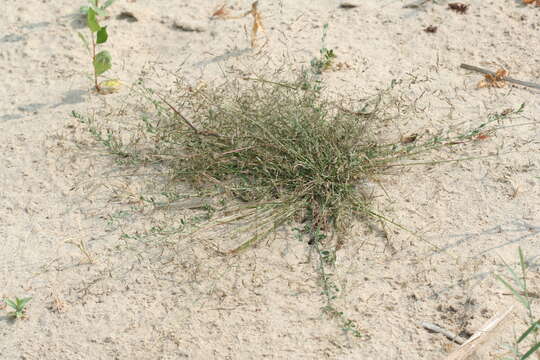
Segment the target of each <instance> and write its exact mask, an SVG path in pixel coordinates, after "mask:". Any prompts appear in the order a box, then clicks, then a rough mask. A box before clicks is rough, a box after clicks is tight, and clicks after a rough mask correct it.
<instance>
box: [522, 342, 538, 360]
mask: <svg viewBox="0 0 540 360" xmlns="http://www.w3.org/2000/svg"><path fill="white" fill-rule="evenodd" d="M538 349H540V342H539V343H536V344H535V345H534V346H533V347H532V348H530V349H529V351H527V352H526V353H525V354H524V355H523V356H522V357H521V359H520V360H525V359H528V358H529V356H531V355H532V354H534V353H535V352H536V350H538Z"/></svg>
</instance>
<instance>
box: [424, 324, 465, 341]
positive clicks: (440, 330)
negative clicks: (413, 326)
mask: <svg viewBox="0 0 540 360" xmlns="http://www.w3.org/2000/svg"><path fill="white" fill-rule="evenodd" d="M420 325H422V327H423V328H424V329H428V330H429V331H433V332H436V333H439V334H443V335H444V336H446V337H447V338H448V339H450V340H452V341H453V342H455V343H456V344H459V345H461V344H463V343H465V341H466V340H465V339H463V338H462V337H461V336H459V335H457V334H454V333H453V332H451V331H449V330H446V329H443V328H442V327H440V326H438V325H435V324H432V323H429V322H425V321H423V322H421V323H420Z"/></svg>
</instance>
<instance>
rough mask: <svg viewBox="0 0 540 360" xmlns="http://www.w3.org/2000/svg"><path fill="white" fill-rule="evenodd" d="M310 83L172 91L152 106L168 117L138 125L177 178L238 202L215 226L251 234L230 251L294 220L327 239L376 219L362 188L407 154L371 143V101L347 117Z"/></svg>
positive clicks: (373, 121) (261, 83)
mask: <svg viewBox="0 0 540 360" xmlns="http://www.w3.org/2000/svg"><path fill="white" fill-rule="evenodd" d="M310 76H311V75H310V74H308V73H305V74H304V75H303V76H301V77H300V78H299V79H297V80H296V81H290V82H271V81H266V80H260V79H259V80H258V81H253V82H250V83H248V84H247V86H245V84H243V85H241V84H240V83H238V82H235V83H230V82H229V83H227V84H225V85H223V86H218V87H215V88H208V87H203V88H200V89H197V90H193V88H190V87H188V86H181V87H180V93H178V92H177V96H178V97H177V98H176V99H175V100H171V99H169V100H165V99H163V98H162V99H161V100H162V101H160V102H157V103H155V105H156V106H157V107H159V108H161V110H163V107H165V108H169V110H172V111H171V113H170V114H172V116H167V115H166V116H162V117H161V118H159V119H155V121H150V120H148V119H147V120H146V129H147V130H148V131H150V132H151V133H152V134H153V139H154V140H155V148H154V149H155V153H154V156H158V157H159V158H160V159H162V160H163V161H165V162H167V163H168V165H169V166H170V168H171V169H172V172H173V176H174V177H175V178H176V179H181V180H183V181H186V180H187V181H189V182H191V183H192V184H195V185H196V186H200V185H204V184H212V185H216V186H217V187H218V189H219V191H222V192H225V193H227V194H229V195H231V196H233V197H234V198H236V199H238V200H240V201H239V203H238V204H237V206H236V207H235V211H230V213H233V215H231V216H228V217H226V219H222V221H221V223H229V222H233V221H235V220H242V221H243V222H249V223H250V226H254V228H251V229H252V230H256V231H254V232H253V233H257V235H256V236H254V237H252V238H251V239H249V240H248V241H246V242H245V243H243V245H241V246H240V247H238V248H237V249H235V250H234V251H239V250H241V249H243V248H245V247H247V246H248V245H250V244H252V243H253V242H255V241H256V240H257V239H260V238H261V237H264V236H265V235H267V234H268V233H270V232H271V231H272V230H274V229H276V228H277V227H279V226H281V225H283V224H285V223H287V222H290V221H293V220H296V221H302V222H304V223H306V222H307V223H309V224H310V226H309V228H311V229H312V230H313V233H318V232H321V231H322V232H324V233H327V234H328V233H342V232H343V230H345V229H346V227H347V225H348V224H349V223H350V221H351V220H352V219H353V218H357V217H361V216H366V215H367V216H377V215H376V214H375V213H374V212H373V211H372V210H371V206H370V205H371V197H370V195H369V193H368V192H367V191H366V190H365V185H366V183H367V182H370V181H376V179H377V177H378V175H380V174H382V173H383V172H384V170H385V167H386V166H387V165H388V164H389V163H391V162H395V161H396V160H398V159H400V158H401V157H402V156H405V155H406V154H407V153H408V152H409V151H408V150H407V147H405V146H401V145H400V144H391V145H388V144H380V143H379V142H378V140H377V138H376V136H375V135H374V131H373V130H374V129H375V127H376V126H379V125H380V122H378V121H376V120H377V118H378V111H379V110H378V107H377V102H366V103H361V104H357V105H358V106H359V108H360V109H361V110H359V111H353V110H350V109H348V108H345V107H344V106H342V105H341V104H337V103H336V102H334V101H331V100H329V99H328V98H325V97H324V96H323V95H322V92H321V91H320V90H321V89H320V88H319V87H313V86H306V84H312V83H313V81H312V79H309V77H310ZM172 104H174V105H172ZM180 109H181V110H180ZM229 210H230V209H229ZM336 230H337V231H336ZM310 237H311V238H312V237H313V236H310Z"/></svg>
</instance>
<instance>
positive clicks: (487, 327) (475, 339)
mask: <svg viewBox="0 0 540 360" xmlns="http://www.w3.org/2000/svg"><path fill="white" fill-rule="evenodd" d="M512 310H514V306H511V307H510V308H508V310H506V311H505V312H503V313H500V314H497V315H495V316H493V317H492V318H491V319H489V320H488V322H486V323H485V324H484V325H483V326H482V327H481V328H480V329H478V331H477V332H475V333H474V334H473V336H471V337H470V338H469V340H467V341H466V342H465V343H464V344H463V345H461V346H460V347H459V348H458V349H457V350H456V351H454V352H453V353H452V354H450V356H448V357H447V358H446V360H465V359H467V358H469V356H471V355H472V354H474V353H475V352H476V351H478V349H479V348H480V346H482V344H484V343H485V342H486V341H487V340H489V339H490V337H491V336H493V334H494V332H495V330H496V329H497V328H498V327H499V326H500V325H501V323H502V322H503V320H505V319H506V318H507V317H508V315H510V313H511V312H512Z"/></svg>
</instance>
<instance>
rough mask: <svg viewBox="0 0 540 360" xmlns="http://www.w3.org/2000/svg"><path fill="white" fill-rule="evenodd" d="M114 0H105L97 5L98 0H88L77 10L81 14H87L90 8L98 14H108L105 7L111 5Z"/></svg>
mask: <svg viewBox="0 0 540 360" xmlns="http://www.w3.org/2000/svg"><path fill="white" fill-rule="evenodd" d="M115 1H116V0H107V1H105V3H104V4H103V5H101V6H100V5H99V0H88V5H85V6H81V8H80V9H79V11H80V12H81V14H83V15H85V16H86V15H88V10H90V9H92V10H94V12H95V13H96V14H97V15H98V16H108V15H109V13H108V12H107V8H108V7H109V6H111V5H112V4H113V3H114V2H115Z"/></svg>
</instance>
